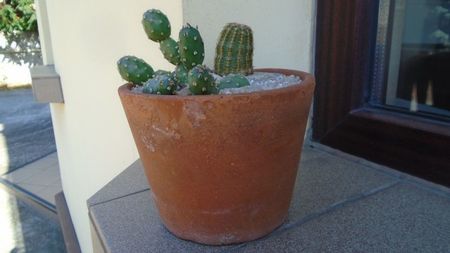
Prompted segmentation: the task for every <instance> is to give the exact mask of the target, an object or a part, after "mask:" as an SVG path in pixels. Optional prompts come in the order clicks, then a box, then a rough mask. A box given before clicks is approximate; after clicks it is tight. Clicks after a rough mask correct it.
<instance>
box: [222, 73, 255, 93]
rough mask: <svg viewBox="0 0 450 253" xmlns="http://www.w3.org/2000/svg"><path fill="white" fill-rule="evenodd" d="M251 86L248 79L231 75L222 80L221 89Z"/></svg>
mask: <svg viewBox="0 0 450 253" xmlns="http://www.w3.org/2000/svg"><path fill="white" fill-rule="evenodd" d="M248 85H250V82H249V81H248V79H247V78H246V77H245V76H244V75H242V74H230V75H227V76H225V77H224V78H222V79H220V81H219V84H218V87H219V89H230V88H240V87H244V86H248Z"/></svg>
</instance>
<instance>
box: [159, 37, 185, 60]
mask: <svg viewBox="0 0 450 253" xmlns="http://www.w3.org/2000/svg"><path fill="white" fill-rule="evenodd" d="M178 48H179V46H178V43H177V42H176V41H175V40H174V39H172V38H170V37H169V38H167V39H165V40H163V41H161V42H160V43H159V49H161V52H162V53H163V55H164V58H166V60H168V61H169V62H170V63H172V64H173V65H178V64H180V52H179V51H178Z"/></svg>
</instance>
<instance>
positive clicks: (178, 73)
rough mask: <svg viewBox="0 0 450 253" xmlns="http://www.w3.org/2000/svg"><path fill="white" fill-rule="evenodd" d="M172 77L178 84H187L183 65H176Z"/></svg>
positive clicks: (186, 72) (186, 74)
mask: <svg viewBox="0 0 450 253" xmlns="http://www.w3.org/2000/svg"><path fill="white" fill-rule="evenodd" d="M173 74H174V77H175V79H176V80H177V81H178V83H180V84H187V82H188V70H187V68H186V67H185V66H184V65H178V66H177V67H176V68H175V71H174V73H173Z"/></svg>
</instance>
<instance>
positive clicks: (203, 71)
mask: <svg viewBox="0 0 450 253" xmlns="http://www.w3.org/2000/svg"><path fill="white" fill-rule="evenodd" d="M188 85H189V90H190V91H191V93H192V94H194V95H207V94H217V93H218V91H219V90H218V89H217V86H216V83H215V82H214V77H213V76H212V75H211V74H210V71H209V69H208V68H206V67H205V66H203V65H197V66H195V67H194V68H193V69H191V70H190V71H189V74H188Z"/></svg>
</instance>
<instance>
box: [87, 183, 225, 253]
mask: <svg viewBox="0 0 450 253" xmlns="http://www.w3.org/2000/svg"><path fill="white" fill-rule="evenodd" d="M150 194H151V193H150V190H147V191H144V192H139V193H136V194H133V195H129V196H127V197H124V198H119V199H115V200H112V201H109V202H105V203H101V204H97V205H94V206H91V207H90V208H89V213H90V217H91V222H92V223H93V224H94V226H95V228H96V230H97V231H98V233H99V238H100V239H101V240H102V241H103V245H105V247H106V251H107V252H118V253H123V252H128V253H133V252H139V253H144V252H220V251H223V250H225V249H227V248H230V247H232V246H206V245H202V244H198V243H193V242H190V241H185V240H182V239H179V238H177V237H175V236H174V235H173V234H171V233H170V232H169V231H168V230H167V229H166V228H165V227H164V226H163V224H162V223H161V221H160V218H159V216H158V213H157V211H156V209H155V207H154V205H153V201H152V200H151V196H150Z"/></svg>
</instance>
